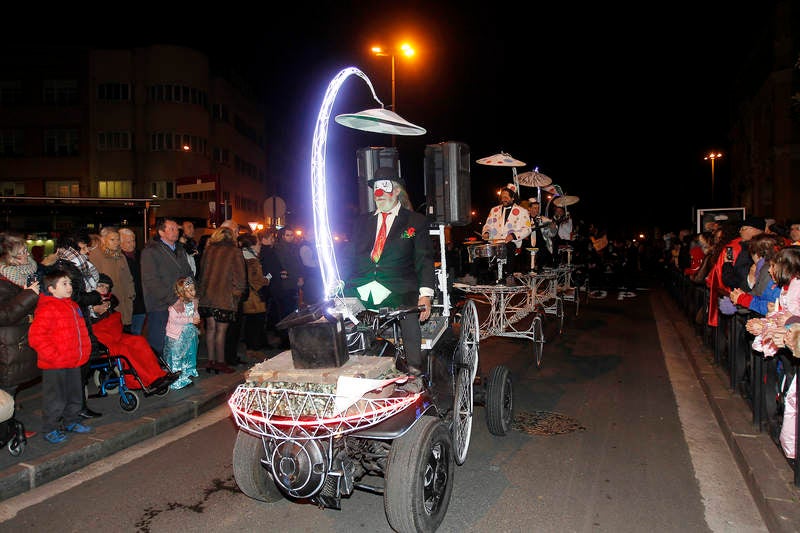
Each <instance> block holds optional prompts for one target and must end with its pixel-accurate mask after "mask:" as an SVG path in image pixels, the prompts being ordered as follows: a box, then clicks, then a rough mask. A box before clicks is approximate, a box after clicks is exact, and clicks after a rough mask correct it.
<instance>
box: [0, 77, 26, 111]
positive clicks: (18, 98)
mask: <svg viewBox="0 0 800 533" xmlns="http://www.w3.org/2000/svg"><path fill="white" fill-rule="evenodd" d="M19 103H22V82H21V81H20V80H2V81H0V105H10V104H19Z"/></svg>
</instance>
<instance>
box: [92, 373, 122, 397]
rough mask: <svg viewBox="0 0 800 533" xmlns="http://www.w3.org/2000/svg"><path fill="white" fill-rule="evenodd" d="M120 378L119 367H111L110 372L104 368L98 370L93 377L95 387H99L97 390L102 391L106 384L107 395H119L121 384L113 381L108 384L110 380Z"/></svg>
mask: <svg viewBox="0 0 800 533" xmlns="http://www.w3.org/2000/svg"><path fill="white" fill-rule="evenodd" d="M118 378H119V369H118V368H117V367H111V369H110V371H109V370H107V369H104V368H97V369H95V371H94V374H93V375H92V381H93V382H94V384H95V386H97V390H101V388H102V385H103V383H105V384H106V393H107V394H118V393H119V382H118V381H112V382H110V383H106V382H107V381H108V380H109V379H112V380H114V379H118Z"/></svg>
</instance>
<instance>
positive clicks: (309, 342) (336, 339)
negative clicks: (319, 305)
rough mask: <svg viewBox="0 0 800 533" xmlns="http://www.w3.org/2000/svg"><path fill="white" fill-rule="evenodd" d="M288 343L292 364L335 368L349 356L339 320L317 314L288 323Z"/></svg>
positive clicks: (302, 366)
mask: <svg viewBox="0 0 800 533" xmlns="http://www.w3.org/2000/svg"><path fill="white" fill-rule="evenodd" d="M289 344H290V345H291V347H292V362H293V363H294V367H295V368H336V367H340V366H342V365H343V364H345V363H346V362H347V361H348V359H350V355H349V354H348V353H347V343H346V341H345V333H344V325H343V323H342V321H341V320H335V321H333V322H330V321H328V320H327V319H325V318H320V319H319V320H317V321H314V322H309V323H307V324H302V325H298V326H294V327H291V328H289Z"/></svg>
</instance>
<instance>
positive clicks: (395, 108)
mask: <svg viewBox="0 0 800 533" xmlns="http://www.w3.org/2000/svg"><path fill="white" fill-rule="evenodd" d="M395 96H396V92H395V81H394V53H392V111H394V112H395V113H397V101H396V100H395ZM396 146H397V143H396V139H395V136H394V135H392V148H395V147H396Z"/></svg>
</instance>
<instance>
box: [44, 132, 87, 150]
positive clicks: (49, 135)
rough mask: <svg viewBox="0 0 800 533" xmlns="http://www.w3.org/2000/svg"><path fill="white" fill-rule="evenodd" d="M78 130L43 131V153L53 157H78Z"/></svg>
mask: <svg viewBox="0 0 800 533" xmlns="http://www.w3.org/2000/svg"><path fill="white" fill-rule="evenodd" d="M78 136H79V132H78V130H45V131H44V153H45V154H46V155H54V156H72V155H78Z"/></svg>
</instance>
